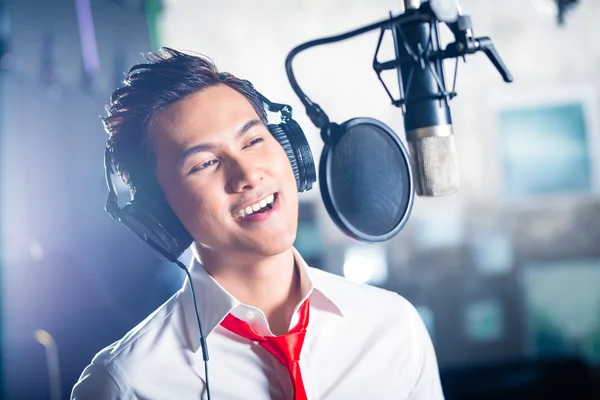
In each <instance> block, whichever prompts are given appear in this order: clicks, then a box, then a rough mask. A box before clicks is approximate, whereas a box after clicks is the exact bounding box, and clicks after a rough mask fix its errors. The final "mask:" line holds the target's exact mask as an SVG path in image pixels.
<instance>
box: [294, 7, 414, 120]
mask: <svg viewBox="0 0 600 400" xmlns="http://www.w3.org/2000/svg"><path fill="white" fill-rule="evenodd" d="M422 19H423V15H421V14H418V13H410V14H406V13H404V14H400V15H398V16H396V17H393V18H389V19H385V20H383V21H379V22H376V23H374V24H371V25H367V26H364V27H362V28H358V29H355V30H352V31H350V32H346V33H342V34H339V35H335V36H329V37H325V38H321V39H315V40H311V41H309V42H306V43H303V44H301V45H298V46H296V47H294V48H293V49H292V50H291V51H290V52H289V53H288V55H287V57H286V59H285V71H286V73H287V77H288V80H289V81H290V85H291V86H292V89H293V90H294V92H295V93H296V95H297V96H298V97H299V98H300V101H301V102H302V104H304V107H306V114H307V115H308V116H309V118H310V120H311V121H312V123H313V124H314V125H315V126H316V127H317V128H320V129H323V128H325V127H327V126H328V125H329V117H328V116H327V114H325V111H323V109H322V108H321V107H320V106H319V105H318V104H317V103H314V102H313V101H312V100H311V99H310V98H309V97H308V96H307V95H306V94H305V93H304V91H303V90H302V89H300V85H298V81H297V80H296V77H295V75H294V70H293V68H292V61H293V60H294V57H296V56H297V55H298V54H299V53H300V52H302V51H304V50H307V49H310V48H311V47H316V46H320V45H323V44H330V43H334V42H339V41H342V40H346V39H350V38H352V37H355V36H358V35H362V34H363V33H366V32H369V31H372V30H374V29H379V28H384V27H386V26H388V25H391V24H395V23H398V24H401V25H403V24H408V23H412V22H416V21H420V20H422Z"/></svg>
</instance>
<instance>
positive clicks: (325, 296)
mask: <svg viewBox="0 0 600 400" xmlns="http://www.w3.org/2000/svg"><path fill="white" fill-rule="evenodd" d="M293 251H294V257H295V260H296V265H298V266H299V267H300V285H301V293H302V294H303V295H302V298H303V300H304V299H306V298H308V297H310V298H311V307H317V308H320V309H322V310H324V311H329V312H332V313H334V314H337V315H339V316H343V313H342V308H341V306H340V300H341V298H340V297H339V296H337V294H336V291H335V287H333V286H332V284H331V282H329V281H328V280H326V279H323V276H322V275H321V274H319V273H317V272H321V271H316V270H315V269H314V268H310V267H309V266H308V265H307V264H306V262H305V261H304V259H303V258H302V256H300V253H298V251H297V250H296V249H295V248H294V249H293ZM189 269H190V275H191V277H192V282H193V284H194V291H195V293H196V302H197V305H198V312H199V314H200V322H201V323H202V331H203V332H204V335H205V337H208V336H209V335H210V334H211V332H212V331H214V330H215V328H216V327H217V326H218V325H219V324H220V323H221V321H222V320H223V319H224V318H225V317H226V316H227V314H228V313H229V312H230V311H231V310H233V309H234V308H235V307H237V306H239V305H241V304H242V303H241V302H240V301H239V300H237V299H236V298H235V297H233V295H231V294H230V293H229V292H228V291H227V290H225V288H224V287H223V286H221V285H220V284H219V282H217V281H216V280H215V279H214V278H213V277H212V276H210V275H209V274H208V272H206V270H205V269H204V267H202V264H200V262H198V260H196V258H195V257H193V258H192V261H191V263H190V267H189ZM321 273H322V272H321ZM188 281H189V279H187V278H186V280H185V282H184V284H183V288H182V289H181V292H182V305H183V310H184V316H185V324H186V328H187V331H188V338H189V340H190V343H189V344H190V346H191V348H192V349H193V351H194V352H196V351H197V350H198V348H199V347H200V332H199V330H198V321H197V319H196V312H195V309H194V301H193V298H192V290H191V288H190V285H189V283H188Z"/></svg>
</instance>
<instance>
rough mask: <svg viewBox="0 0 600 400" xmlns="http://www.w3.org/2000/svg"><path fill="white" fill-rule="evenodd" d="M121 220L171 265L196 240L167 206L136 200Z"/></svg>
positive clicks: (120, 214) (124, 211)
mask: <svg viewBox="0 0 600 400" xmlns="http://www.w3.org/2000/svg"><path fill="white" fill-rule="evenodd" d="M118 216H119V220H120V221H121V222H122V223H123V224H124V225H125V226H127V227H128V228H129V229H130V230H131V231H132V232H133V233H135V234H136V235H137V236H138V237H139V238H140V239H141V240H142V241H143V242H145V243H147V244H148V245H150V247H152V248H153V249H154V250H155V251H156V252H158V253H159V254H160V255H162V256H163V257H165V258H167V259H169V260H170V261H175V260H176V259H177V258H179V257H180V256H181V255H182V254H183V252H184V251H185V250H186V249H187V248H188V247H190V245H191V244H192V241H193V239H192V236H191V235H190V234H189V232H188V231H187V230H186V229H185V228H184V226H183V224H182V223H181V222H180V221H179V218H177V216H176V215H175V213H173V211H172V210H171V208H170V207H168V206H167V205H166V204H162V203H159V204H156V203H151V202H144V204H143V205H142V204H141V202H140V201H139V200H137V199H134V200H132V201H130V202H129V203H127V204H126V205H125V207H123V209H122V210H120V211H119V215H118Z"/></svg>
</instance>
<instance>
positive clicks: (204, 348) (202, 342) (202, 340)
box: [175, 259, 211, 400]
mask: <svg viewBox="0 0 600 400" xmlns="http://www.w3.org/2000/svg"><path fill="white" fill-rule="evenodd" d="M175 263H176V264H177V266H178V267H179V268H181V269H182V270H184V271H185V273H186V275H187V277H188V280H189V281H190V288H191V289H192V298H193V299H194V310H195V311H196V321H197V322H198V330H199V331H200V347H202V358H203V359H204V377H205V381H206V397H207V399H208V400H211V398H210V385H209V384H208V347H207V346H206V339H205V337H204V331H203V330H202V322H200V313H198V303H197V302H196V293H195V292H194V284H193V282H192V276H191V275H190V271H189V270H188V269H187V268H186V266H185V265H184V264H183V263H182V262H181V261H179V260H177V259H175Z"/></svg>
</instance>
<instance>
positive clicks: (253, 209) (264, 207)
mask: <svg viewBox="0 0 600 400" xmlns="http://www.w3.org/2000/svg"><path fill="white" fill-rule="evenodd" d="M276 200H277V193H273V194H270V195H268V196H267V197H265V198H264V199H262V200H261V201H259V202H257V203H254V204H252V205H250V206H248V207H246V208H243V209H241V210H239V211H237V212H235V213H233V214H232V217H233V218H244V217H245V216H247V215H251V214H260V213H264V212H267V211H269V210H272V209H273V204H275V201H276Z"/></svg>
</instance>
